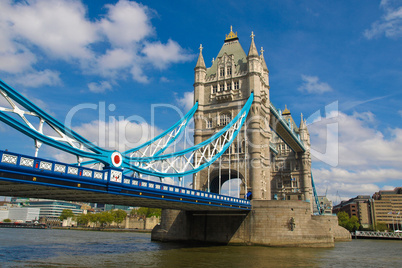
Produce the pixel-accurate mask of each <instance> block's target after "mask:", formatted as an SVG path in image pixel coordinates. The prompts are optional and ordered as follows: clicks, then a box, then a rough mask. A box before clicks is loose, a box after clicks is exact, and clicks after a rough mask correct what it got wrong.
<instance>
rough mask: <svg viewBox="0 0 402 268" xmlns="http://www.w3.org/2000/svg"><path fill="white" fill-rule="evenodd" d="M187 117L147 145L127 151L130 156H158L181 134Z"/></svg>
mask: <svg viewBox="0 0 402 268" xmlns="http://www.w3.org/2000/svg"><path fill="white" fill-rule="evenodd" d="M188 121H189V118H187V119H186V120H184V121H183V122H182V123H181V124H180V125H178V126H177V127H176V128H174V129H173V130H172V131H170V132H169V133H167V134H166V135H164V136H163V137H161V138H159V139H157V140H155V141H153V142H152V143H150V144H149V145H147V146H145V147H142V148H140V149H138V150H136V151H134V152H130V151H131V150H130V151H129V153H128V156H129V157H130V158H135V157H153V156H158V155H160V154H161V153H163V152H164V151H165V150H166V149H167V148H168V147H169V145H170V144H171V143H172V142H174V141H175V140H176V138H177V137H178V136H179V135H180V134H181V132H182V130H183V128H185V127H186V125H187V123H188Z"/></svg>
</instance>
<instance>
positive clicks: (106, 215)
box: [95, 211, 113, 226]
mask: <svg viewBox="0 0 402 268" xmlns="http://www.w3.org/2000/svg"><path fill="white" fill-rule="evenodd" d="M95 215H98V219H97V220H98V222H99V223H100V225H101V226H105V225H106V224H111V223H112V222H113V215H112V213H110V212H109V211H103V212H102V213H97V214H95Z"/></svg>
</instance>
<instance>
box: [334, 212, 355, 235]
mask: <svg viewBox="0 0 402 268" xmlns="http://www.w3.org/2000/svg"><path fill="white" fill-rule="evenodd" d="M338 224H339V225H340V226H342V227H343V228H345V229H347V230H348V231H349V232H353V231H356V230H358V229H359V227H360V223H359V219H358V218H357V217H356V216H352V218H349V215H348V214H347V213H346V212H344V211H341V212H339V213H338Z"/></svg>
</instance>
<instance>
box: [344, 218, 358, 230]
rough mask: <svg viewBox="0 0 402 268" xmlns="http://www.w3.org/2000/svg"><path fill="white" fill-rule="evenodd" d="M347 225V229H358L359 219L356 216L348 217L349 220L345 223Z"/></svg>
mask: <svg viewBox="0 0 402 268" xmlns="http://www.w3.org/2000/svg"><path fill="white" fill-rule="evenodd" d="M347 226H348V228H347V229H348V230H349V231H351V232H352V231H353V232H354V231H356V230H359V227H360V223H359V219H358V218H357V217H356V216H352V217H351V218H350V219H349V222H348V224H347Z"/></svg>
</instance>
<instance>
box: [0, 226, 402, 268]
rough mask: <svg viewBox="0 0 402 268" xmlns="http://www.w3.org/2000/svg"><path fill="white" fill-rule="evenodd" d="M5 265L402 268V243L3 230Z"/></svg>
mask: <svg viewBox="0 0 402 268" xmlns="http://www.w3.org/2000/svg"><path fill="white" fill-rule="evenodd" d="M0 267H175V268H176V267H203V268H205V267H242V268H246V267H247V268H249V267H402V241H390V240H353V241H352V242H338V243H336V244H335V247H334V248H329V249H316V248H273V247H245V246H195V245H191V246H190V245H183V244H178V243H159V242H152V241H151V235H150V234H146V233H133V232H99V231H76V230H58V229H45V230H37V229H7V228H0Z"/></svg>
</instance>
